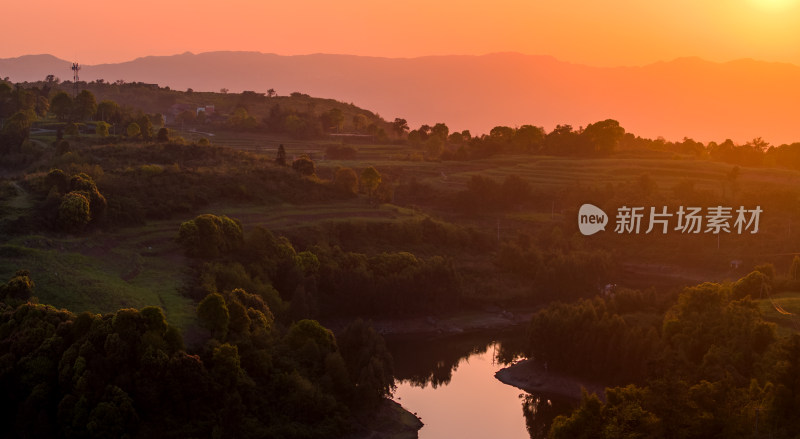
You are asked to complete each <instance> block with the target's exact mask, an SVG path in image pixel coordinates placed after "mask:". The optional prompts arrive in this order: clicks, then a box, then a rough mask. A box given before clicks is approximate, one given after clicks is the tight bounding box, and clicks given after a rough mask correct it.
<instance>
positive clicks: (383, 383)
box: [0, 271, 394, 438]
mask: <svg viewBox="0 0 800 439" xmlns="http://www.w3.org/2000/svg"><path fill="white" fill-rule="evenodd" d="M29 276H30V274H29V273H27V272H25V271H20V272H18V273H17V275H16V276H15V277H14V278H13V279H11V280H10V281H9V282H8V283H6V284H5V285H2V286H0V299H2V302H0V340H2V341H0V364H2V368H0V396H2V401H3V407H4V410H2V413H0V419H2V421H3V422H4V424H5V432H6V434H8V435H9V436H10V437H66V438H78V437H90V438H100V437H176V438H177V437H245V438H246V437H253V438H256V437H257V438H268V437H274V438H313V437H320V438H322V437H333V436H341V435H343V434H345V433H346V432H348V431H352V430H353V429H356V428H358V425H357V424H356V422H355V418H354V417H353V414H355V413H361V412H364V411H367V412H369V411H370V410H372V409H374V407H376V406H377V403H378V402H379V401H380V400H381V399H382V398H383V397H384V396H386V395H387V394H389V393H390V392H391V391H392V389H393V385H394V384H393V383H394V381H393V372H392V359H391V355H390V354H389V353H388V351H387V350H386V347H385V344H384V342H383V339H382V338H381V337H380V336H379V335H378V334H377V333H375V331H374V330H372V328H371V327H369V326H368V325H366V324H365V323H364V322H363V321H355V322H353V323H352V324H350V325H349V326H348V327H347V328H345V330H344V331H343V332H342V333H341V334H340V335H339V337H334V335H333V334H332V333H331V332H330V331H329V330H328V329H326V328H324V327H322V326H321V325H320V324H319V323H317V322H316V321H313V320H298V321H295V322H294V323H292V324H290V325H288V326H284V325H282V324H281V323H280V322H279V321H276V320H275V318H274V317H273V315H272V313H271V310H270V309H269V307H268V306H267V305H266V304H265V303H264V301H263V300H261V298H260V297H259V296H257V295H253V294H250V293H248V292H246V291H244V290H241V289H237V290H233V291H230V292H225V293H223V294H217V293H213V294H210V295H208V296H207V297H206V298H205V299H204V300H202V301H201V302H200V304H199V305H198V309H197V312H198V319H199V322H200V324H201V326H202V327H204V328H206V329H208V330H209V335H208V337H207V339H206V340H207V341H206V342H205V343H204V344H202V346H201V347H200V348H199V349H198V350H196V351H193V352H189V351H187V350H186V348H185V346H184V342H183V338H182V336H181V334H180V333H179V331H178V330H177V329H176V328H175V327H173V326H171V325H170V324H168V323H167V320H166V319H165V317H164V314H163V312H162V311H161V309H160V308H157V307H152V306H151V307H146V308H143V309H141V310H136V309H120V310H118V311H117V312H115V313H111V314H105V315H100V314H91V313H89V312H84V313H81V314H77V315H76V314H73V313H71V312H69V311H66V310H57V309H54V308H52V307H50V306H47V305H39V304H36V299H35V297H33V296H30V293H32V289H33V282H32V281H31V280H30V277H29ZM26 295H27V297H25V296H26Z"/></svg>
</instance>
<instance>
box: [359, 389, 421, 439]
mask: <svg viewBox="0 0 800 439" xmlns="http://www.w3.org/2000/svg"><path fill="white" fill-rule="evenodd" d="M356 421H357V422H358V423H359V428H358V430H357V431H356V432H355V433H352V434H351V435H349V436H346V437H345V438H343V439H417V438H418V437H419V429H420V428H422V426H423V424H422V421H421V420H420V419H419V418H418V417H416V416H415V415H414V414H413V413H411V412H409V411H408V410H406V409H405V408H403V406H401V405H400V404H398V403H396V402H395V401H393V400H391V399H384V400H383V401H381V405H380V407H379V408H378V409H377V410H376V411H375V412H374V413H370V415H369V416H363V417H360V418H358V419H357V420H356Z"/></svg>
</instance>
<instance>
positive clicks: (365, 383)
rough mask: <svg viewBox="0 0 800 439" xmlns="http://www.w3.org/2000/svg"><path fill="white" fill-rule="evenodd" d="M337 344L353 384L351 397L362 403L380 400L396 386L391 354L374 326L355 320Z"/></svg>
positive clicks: (367, 403)
mask: <svg viewBox="0 0 800 439" xmlns="http://www.w3.org/2000/svg"><path fill="white" fill-rule="evenodd" d="M337 344H338V345H339V349H340V351H341V354H342V358H343V359H344V362H345V365H346V366H347V372H348V374H349V375H350V381H351V382H352V383H353V385H354V387H355V394H354V395H353V396H354V398H353V400H354V401H355V402H356V403H357V404H359V405H362V406H369V405H373V404H377V403H379V402H380V400H381V398H383V397H385V396H389V395H391V394H392V391H393V390H394V388H395V385H394V366H393V360H392V354H391V353H389V349H387V347H386V342H385V341H384V339H383V337H381V336H380V335H379V334H378V333H377V332H375V329H373V328H372V326H370V325H369V324H367V323H365V322H364V321H363V320H361V319H358V320H356V321H354V322H352V323H350V324H349V325H347V327H346V328H345V329H344V331H343V332H342V334H341V335H340V336H339V337H338V338H337Z"/></svg>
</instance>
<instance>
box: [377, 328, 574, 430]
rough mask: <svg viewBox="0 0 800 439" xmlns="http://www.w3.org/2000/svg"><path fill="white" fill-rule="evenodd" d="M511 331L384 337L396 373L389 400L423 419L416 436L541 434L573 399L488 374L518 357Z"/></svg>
mask: <svg viewBox="0 0 800 439" xmlns="http://www.w3.org/2000/svg"><path fill="white" fill-rule="evenodd" d="M520 341H521V340H520V339H519V337H515V336H513V335H505V336H500V337H498V336H492V335H487V334H483V335H469V336H458V337H449V338H436V339H433V340H431V339H428V340H404V341H396V340H395V341H392V340H389V348H390V349H391V350H392V355H393V356H394V359H395V369H396V370H395V373H396V375H397V376H398V381H397V390H396V391H395V394H394V399H395V401H397V402H399V403H400V404H402V405H403V407H405V408H406V409H407V410H409V411H410V412H412V413H416V414H417V416H419V417H420V418H421V419H422V422H423V423H425V426H424V427H422V429H421V430H420V432H419V437H420V439H444V438H448V439H449V438H454V437H457V438H461V439H469V438H476V439H477V438H480V439H484V438H492V437H495V438H505V439H529V438H543V437H546V434H545V433H546V430H547V428H549V425H550V423H551V422H552V419H553V418H554V417H555V416H556V415H558V414H562V413H566V412H568V411H569V410H570V409H571V407H572V406H573V403H572V402H570V401H556V400H551V399H548V398H545V397H541V396H538V395H531V394H529V393H527V392H524V391H522V390H519V389H517V388H516V387H512V386H508V385H506V384H503V383H501V382H500V381H498V380H497V379H496V378H495V377H494V373H495V372H497V371H498V370H500V369H501V368H503V367H505V365H506V364H508V363H510V362H511V361H513V360H514V359H518V358H519V355H517V352H519V350H520V347H521V344H520Z"/></svg>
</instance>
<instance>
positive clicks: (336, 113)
mask: <svg viewBox="0 0 800 439" xmlns="http://www.w3.org/2000/svg"><path fill="white" fill-rule="evenodd" d="M320 120H321V121H322V126H323V128H324V129H325V131H336V132H337V133H338V132H339V131H341V129H342V123H343V122H344V114H342V110H340V109H338V108H331V109H330V110H328V111H327V112H326V113H323V114H322V116H320Z"/></svg>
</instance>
